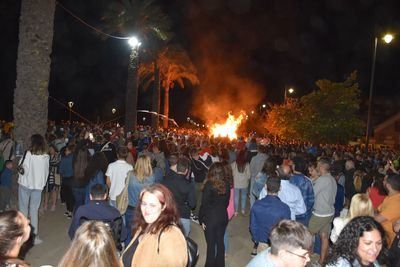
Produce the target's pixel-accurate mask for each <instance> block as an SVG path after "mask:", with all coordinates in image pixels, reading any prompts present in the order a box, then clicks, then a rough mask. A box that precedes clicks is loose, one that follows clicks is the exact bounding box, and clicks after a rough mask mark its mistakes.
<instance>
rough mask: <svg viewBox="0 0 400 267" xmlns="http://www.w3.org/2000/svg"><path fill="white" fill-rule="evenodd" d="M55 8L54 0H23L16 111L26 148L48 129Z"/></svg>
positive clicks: (19, 135) (17, 134) (17, 135)
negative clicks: (33, 139)
mask: <svg viewBox="0 0 400 267" xmlns="http://www.w3.org/2000/svg"><path fill="white" fill-rule="evenodd" d="M54 11H55V1H54V0H36V1H31V0H22V1H21V14H20V21H19V35H18V37H19V43H18V56H17V80H16V88H15V91H14V108H13V112H14V124H15V131H14V133H15V140H17V141H18V142H21V143H22V145H23V146H24V148H27V146H28V145H29V143H30V141H29V140H30V136H31V135H32V134H34V133H39V134H42V135H44V134H45V132H46V129H47V115H48V96H49V92H48V84H49V78H50V63H51V59H50V54H51V51H52V44H53V28H54Z"/></svg>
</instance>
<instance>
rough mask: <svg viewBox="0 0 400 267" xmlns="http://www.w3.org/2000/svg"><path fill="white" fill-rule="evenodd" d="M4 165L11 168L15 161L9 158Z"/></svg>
mask: <svg viewBox="0 0 400 267" xmlns="http://www.w3.org/2000/svg"><path fill="white" fill-rule="evenodd" d="M4 167H5V168H7V169H10V170H11V169H12V168H13V161H12V160H9V159H8V160H6V161H4Z"/></svg>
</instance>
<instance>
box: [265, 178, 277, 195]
mask: <svg viewBox="0 0 400 267" xmlns="http://www.w3.org/2000/svg"><path fill="white" fill-rule="evenodd" d="M265 186H266V188H267V192H268V195H277V194H278V192H279V190H280V189H281V179H280V178H279V177H277V176H269V177H268V179H267V182H266V183H265Z"/></svg>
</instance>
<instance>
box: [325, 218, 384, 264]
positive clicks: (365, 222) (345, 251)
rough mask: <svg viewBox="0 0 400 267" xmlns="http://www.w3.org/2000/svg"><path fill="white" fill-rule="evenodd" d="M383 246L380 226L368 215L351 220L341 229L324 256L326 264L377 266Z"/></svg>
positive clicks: (382, 234) (382, 231)
mask: <svg viewBox="0 0 400 267" xmlns="http://www.w3.org/2000/svg"><path fill="white" fill-rule="evenodd" d="M383 248H385V232H384V230H383V228H382V226H381V225H380V224H379V223H378V222H377V221H375V220H374V219H373V218H372V217H369V216H360V217H356V218H354V219H353V220H351V221H350V222H349V223H348V224H347V225H346V226H345V227H344V229H343V230H342V232H341V233H340V235H339V238H338V240H337V241H336V243H334V244H333V246H332V249H331V251H330V253H329V255H328V257H327V258H326V266H328V267H334V266H343V267H344V266H379V263H378V261H377V259H378V257H379V256H380V255H381V251H382V250H383Z"/></svg>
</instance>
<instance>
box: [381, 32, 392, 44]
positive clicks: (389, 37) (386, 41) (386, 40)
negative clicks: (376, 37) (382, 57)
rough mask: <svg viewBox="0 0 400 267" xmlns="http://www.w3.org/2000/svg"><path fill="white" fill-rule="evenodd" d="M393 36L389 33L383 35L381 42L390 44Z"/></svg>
mask: <svg viewBox="0 0 400 267" xmlns="http://www.w3.org/2000/svg"><path fill="white" fill-rule="evenodd" d="M393 38H394V36H393V35H392V34H390V33H388V34H385V36H383V37H382V40H383V41H385V43H387V44H390V43H391V42H392V41H393Z"/></svg>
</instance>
